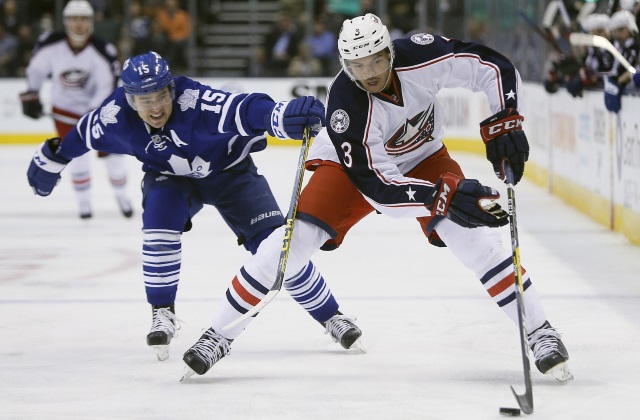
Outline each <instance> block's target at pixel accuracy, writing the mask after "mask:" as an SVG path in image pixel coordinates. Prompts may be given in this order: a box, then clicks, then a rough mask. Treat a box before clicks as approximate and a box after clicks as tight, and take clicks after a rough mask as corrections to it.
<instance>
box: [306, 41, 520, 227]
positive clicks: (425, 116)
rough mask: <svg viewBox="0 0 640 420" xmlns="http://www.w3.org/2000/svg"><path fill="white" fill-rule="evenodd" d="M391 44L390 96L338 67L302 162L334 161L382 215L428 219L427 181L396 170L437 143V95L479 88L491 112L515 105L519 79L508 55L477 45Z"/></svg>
mask: <svg viewBox="0 0 640 420" xmlns="http://www.w3.org/2000/svg"><path fill="white" fill-rule="evenodd" d="M393 47H394V50H395V59H394V62H393V67H394V71H393V76H392V77H393V84H394V87H395V89H394V91H393V93H392V94H385V93H378V94H370V93H368V92H365V91H364V90H362V89H360V88H359V87H358V86H357V85H356V84H355V82H353V81H352V80H351V79H350V78H349V76H348V75H347V74H346V73H345V72H344V71H341V72H340V73H339V74H338V75H337V76H336V78H335V79H334V80H333V82H332V83H331V86H330V87H329V93H328V96H327V127H326V128H325V129H324V130H322V131H321V132H320V133H319V134H318V136H317V137H316V139H315V140H314V143H313V146H312V149H311V151H310V154H309V159H308V162H309V164H311V165H312V164H313V161H317V160H332V161H335V162H338V161H339V162H340V163H341V164H342V166H343V168H344V169H345V171H346V173H347V175H348V176H349V178H350V179H351V181H352V182H353V183H354V184H355V186H356V187H357V188H358V190H360V192H361V193H362V194H363V195H364V196H365V197H366V198H367V200H368V201H369V202H370V203H371V204H372V205H373V206H374V207H375V209H376V210H378V211H380V212H382V213H385V214H388V215H390V216H394V217H421V216H429V215H430V213H429V211H428V210H427V209H426V207H425V206H424V203H425V201H426V199H427V197H428V195H429V194H431V193H432V192H433V184H431V183H430V182H427V181H423V180H419V179H415V178H409V177H406V176H405V175H404V174H406V173H407V172H409V171H410V170H411V169H413V168H415V167H416V166H417V165H418V164H420V163H421V162H422V161H423V160H425V159H426V158H427V157H429V156H431V155H432V154H434V153H436V152H437V151H438V150H440V149H441V148H442V147H443V144H442V137H443V135H444V129H443V121H444V119H445V116H444V108H443V106H442V105H441V104H440V102H438V98H437V97H436V95H437V94H438V92H439V91H440V90H441V89H444V88H458V87H462V88H467V89H470V90H472V91H474V92H484V93H485V94H486V95H487V98H488V100H489V106H490V108H491V111H492V112H493V113H496V112H498V111H500V110H502V109H504V108H514V109H517V108H518V102H517V101H518V94H519V93H520V91H521V80H520V76H519V74H518V72H517V70H516V69H515V67H514V66H513V64H512V63H511V62H510V61H509V60H507V59H506V58H505V57H504V56H502V55H500V54H499V53H497V52H496V51H493V50H492V49H490V48H488V47H485V46H483V45H479V44H473V43H467V42H462V41H458V40H453V39H447V38H444V37H441V36H437V35H430V34H424V33H423V34H415V35H412V36H411V37H408V38H404V39H399V40H395V41H393ZM487 117H489V115H487ZM478 123H480V121H478ZM336 151H338V153H336Z"/></svg>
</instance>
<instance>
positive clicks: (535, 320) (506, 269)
mask: <svg viewBox="0 0 640 420" xmlns="http://www.w3.org/2000/svg"><path fill="white" fill-rule="evenodd" d="M479 279H480V282H481V283H482V284H483V285H484V287H485V289H486V290H487V293H489V296H491V298H492V299H493V301H494V302H495V303H496V304H497V305H498V306H499V307H500V308H501V309H502V310H503V311H504V312H505V313H506V314H507V315H508V316H509V318H511V320H513V322H514V323H515V324H516V325H518V308H517V302H516V288H515V275H514V272H513V260H512V258H511V256H510V255H509V257H508V258H506V259H504V260H503V261H502V262H500V263H499V264H496V265H495V266H494V267H493V268H491V269H490V270H489V271H487V272H486V273H485V274H484V275H483V276H481V277H480V278H479ZM522 286H523V289H524V305H525V314H526V321H527V325H526V327H527V331H533V330H535V329H536V328H538V327H539V326H540V325H542V324H543V323H544V321H545V320H546V319H547V318H546V315H545V313H544V310H543V309H542V303H541V301H540V297H539V296H538V294H537V293H536V291H535V288H534V287H533V284H532V283H531V279H530V278H529V274H528V273H527V272H526V270H525V269H524V267H523V268H522Z"/></svg>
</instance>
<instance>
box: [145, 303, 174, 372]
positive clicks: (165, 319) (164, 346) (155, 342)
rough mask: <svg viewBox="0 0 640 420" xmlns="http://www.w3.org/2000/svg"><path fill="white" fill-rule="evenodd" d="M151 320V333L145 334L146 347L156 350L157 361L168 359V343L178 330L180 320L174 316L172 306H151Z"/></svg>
mask: <svg viewBox="0 0 640 420" xmlns="http://www.w3.org/2000/svg"><path fill="white" fill-rule="evenodd" d="M152 309H153V320H152V322H151V331H150V332H149V334H147V345H149V346H150V347H153V348H154V349H155V350H156V356H157V357H158V360H160V361H163V360H167V359H168V358H169V343H171V339H172V338H173V337H174V336H176V335H177V333H176V332H177V330H179V329H180V322H181V321H180V320H179V319H178V318H177V317H176V316H175V310H174V308H173V305H171V306H169V307H158V306H152Z"/></svg>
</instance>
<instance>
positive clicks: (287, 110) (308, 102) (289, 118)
mask: <svg viewBox="0 0 640 420" xmlns="http://www.w3.org/2000/svg"><path fill="white" fill-rule="evenodd" d="M324 113H325V110H324V105H323V104H322V102H320V101H319V100H318V99H315V98H314V97H313V96H303V97H301V98H296V99H293V100H291V101H282V102H278V103H277V104H276V105H275V107H274V108H273V111H271V114H270V115H265V117H264V120H265V121H264V122H265V126H266V127H267V132H268V133H269V134H270V135H272V136H274V137H277V138H279V139H283V140H284V139H295V140H302V132H303V131H304V128H305V127H306V126H310V127H311V136H315V135H316V134H318V132H319V131H320V130H321V129H322V127H323V126H324V123H325V117H324Z"/></svg>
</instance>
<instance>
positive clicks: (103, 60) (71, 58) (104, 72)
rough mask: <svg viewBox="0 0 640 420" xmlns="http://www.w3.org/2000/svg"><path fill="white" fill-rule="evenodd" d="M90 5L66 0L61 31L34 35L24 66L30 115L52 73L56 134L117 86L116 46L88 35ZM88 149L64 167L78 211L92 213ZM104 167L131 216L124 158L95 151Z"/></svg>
mask: <svg viewBox="0 0 640 420" xmlns="http://www.w3.org/2000/svg"><path fill="white" fill-rule="evenodd" d="M93 15H94V13H93V8H92V7H91V5H90V4H89V2H88V1H86V0H71V1H70V2H68V3H67V4H66V6H65V7H64V10H63V11H62V16H63V19H64V27H65V31H64V32H50V33H46V34H44V35H42V37H41V38H40V39H39V40H38V43H37V45H36V48H35V50H34V54H33V57H32V58H31V61H30V62H29V66H28V67H27V69H26V76H27V85H28V89H27V91H26V92H24V93H22V94H20V99H21V101H22V110H23V113H24V114H25V115H26V116H28V117H30V118H40V117H41V116H42V104H41V102H40V98H39V92H40V90H41V88H42V85H43V83H44V81H45V79H47V78H48V77H50V78H51V84H52V92H51V103H52V110H51V116H52V117H53V121H54V123H55V126H56V131H57V133H58V136H59V137H60V138H64V136H65V135H66V134H67V133H68V132H69V131H70V130H71V129H72V128H73V126H74V125H75V124H76V123H77V122H78V119H79V118H80V117H81V116H82V115H84V114H85V113H87V112H88V111H91V110H92V109H95V108H97V107H98V106H99V105H100V104H101V103H102V101H103V100H104V98H106V97H107V96H108V95H109V94H110V93H111V92H112V91H113V89H114V88H115V87H116V82H117V80H118V76H119V73H120V63H119V62H118V54H117V50H116V47H115V46H114V45H113V44H111V43H106V42H105V41H103V40H101V39H99V38H97V37H96V36H94V35H93ZM91 157H92V154H91V153H87V154H86V155H84V156H81V157H78V158H76V159H74V160H73V162H72V163H71V164H70V165H69V169H68V172H70V173H71V180H72V182H73V188H74V191H75V195H76V199H77V201H78V207H79V216H80V217H81V218H83V219H87V218H90V217H91V216H92V209H91ZM98 157H99V158H100V159H99V160H100V161H103V162H104V163H105V165H106V167H107V174H108V176H109V181H110V184H111V186H112V187H113V191H114V193H115V196H116V199H117V202H118V205H119V208H120V211H121V212H122V214H123V215H124V216H125V217H131V215H132V214H133V208H132V206H131V202H130V199H129V196H128V193H127V161H126V159H125V157H124V156H122V155H119V154H107V153H103V152H99V153H98Z"/></svg>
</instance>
